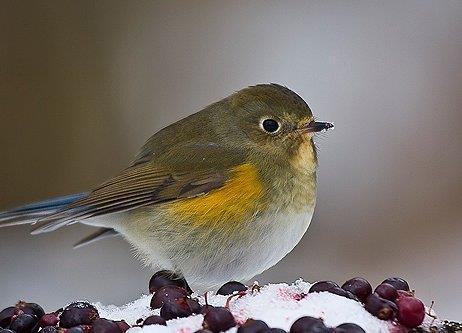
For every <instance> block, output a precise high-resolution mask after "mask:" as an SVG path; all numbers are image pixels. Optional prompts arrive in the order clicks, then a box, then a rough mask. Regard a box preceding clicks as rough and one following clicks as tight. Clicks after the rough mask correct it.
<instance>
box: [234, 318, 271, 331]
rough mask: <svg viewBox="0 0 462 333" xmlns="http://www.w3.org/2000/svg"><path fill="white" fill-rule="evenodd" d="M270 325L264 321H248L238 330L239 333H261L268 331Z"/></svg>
mask: <svg viewBox="0 0 462 333" xmlns="http://www.w3.org/2000/svg"><path fill="white" fill-rule="evenodd" d="M268 328H269V327H268V325H267V324H266V323H265V322H264V321H263V320H255V319H251V318H250V319H247V320H246V321H245V323H244V324H242V325H241V326H240V327H239V328H238V329H237V333H261V331H264V330H266V329H268Z"/></svg>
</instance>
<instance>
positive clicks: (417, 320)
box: [396, 296, 425, 328]
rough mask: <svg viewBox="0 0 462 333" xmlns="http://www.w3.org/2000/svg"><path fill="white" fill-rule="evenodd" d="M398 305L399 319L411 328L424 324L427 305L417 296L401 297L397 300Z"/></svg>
mask: <svg viewBox="0 0 462 333" xmlns="http://www.w3.org/2000/svg"><path fill="white" fill-rule="evenodd" d="M396 305H398V321H399V322H400V323H401V324H403V325H404V326H407V327H409V328H415V327H417V326H419V325H420V324H422V322H423V320H424V317H425V306H424V305H423V303H422V302H421V301H420V300H419V299H417V298H415V297H409V296H407V297H401V298H398V299H397V300H396Z"/></svg>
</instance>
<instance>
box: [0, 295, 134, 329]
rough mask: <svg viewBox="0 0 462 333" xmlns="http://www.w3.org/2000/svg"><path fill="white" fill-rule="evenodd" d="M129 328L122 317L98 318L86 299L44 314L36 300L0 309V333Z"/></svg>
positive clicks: (96, 312)
mask: <svg viewBox="0 0 462 333" xmlns="http://www.w3.org/2000/svg"><path fill="white" fill-rule="evenodd" d="M129 328H130V326H129V325H128V324H127V323H126V322H124V321H112V320H108V319H104V318H100V317H99V314H98V310H96V308H95V307H94V306H93V305H91V304H89V303H86V302H76V303H72V304H70V305H68V306H67V307H66V308H64V309H59V310H58V311H56V312H52V313H47V314H45V311H43V309H42V307H41V306H40V305H38V304H36V303H26V302H19V303H18V304H16V306H11V307H8V308H6V309H4V310H3V311H1V312H0V333H37V332H40V333H125V331H127V330H128V329H129Z"/></svg>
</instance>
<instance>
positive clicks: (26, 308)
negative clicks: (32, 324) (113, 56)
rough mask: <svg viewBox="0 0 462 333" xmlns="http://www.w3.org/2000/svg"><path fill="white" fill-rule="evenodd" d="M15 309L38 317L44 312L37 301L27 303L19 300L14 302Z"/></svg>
mask: <svg viewBox="0 0 462 333" xmlns="http://www.w3.org/2000/svg"><path fill="white" fill-rule="evenodd" d="M16 309H18V310H21V311H22V312H24V313H27V314H31V315H34V316H36V317H37V318H38V319H40V318H42V316H43V315H44V314H45V311H44V310H43V308H42V307H41V306H40V305H38V304H37V303H28V302H24V301H19V302H18V303H17V304H16Z"/></svg>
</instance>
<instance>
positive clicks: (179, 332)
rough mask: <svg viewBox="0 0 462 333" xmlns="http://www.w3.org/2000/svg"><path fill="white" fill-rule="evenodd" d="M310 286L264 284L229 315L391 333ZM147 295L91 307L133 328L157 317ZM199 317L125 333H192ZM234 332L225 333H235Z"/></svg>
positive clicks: (221, 300) (215, 301) (237, 301)
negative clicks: (320, 322)
mask: <svg viewBox="0 0 462 333" xmlns="http://www.w3.org/2000/svg"><path fill="white" fill-rule="evenodd" d="M310 286H311V284H310V283H308V282H305V281H303V280H301V279H300V280H297V281H295V282H294V283H292V284H290V285H289V284H286V283H278V284H268V285H265V286H263V287H261V288H260V290H259V291H257V290H255V291H253V292H251V291H249V292H248V293H247V294H246V295H244V296H242V297H238V296H234V297H232V298H231V300H230V301H229V308H230V311H231V312H232V313H233V315H234V317H235V318H236V321H237V322H238V323H243V322H244V321H245V320H246V319H247V318H253V319H260V320H263V321H265V322H266V323H267V324H268V325H269V326H270V327H277V328H282V329H284V330H286V331H289V329H290V326H291V325H292V323H293V322H294V321H295V320H297V319H298V318H300V317H302V316H312V317H320V318H322V319H323V320H324V322H325V324H326V325H327V326H330V327H335V326H337V325H340V324H343V323H355V324H357V325H359V326H361V327H362V328H363V329H364V330H365V331H366V332H368V333H388V332H395V331H396V327H395V326H394V325H393V324H392V323H391V322H387V321H383V320H380V319H378V318H376V317H374V316H372V315H371V314H370V313H369V312H367V311H366V310H365V309H364V307H363V306H362V305H361V304H360V303H359V302H356V301H354V300H351V299H347V298H345V297H341V296H337V295H334V294H331V293H328V292H320V293H310V294H308V290H309V288H310ZM151 297H152V296H151V295H143V296H142V297H141V298H139V299H138V300H136V301H134V302H131V303H129V304H126V305H124V306H120V307H117V306H114V305H109V306H105V305H102V304H101V303H97V304H94V305H95V306H96V308H97V309H98V311H99V314H100V317H101V318H107V319H112V320H122V319H123V320H125V321H126V322H127V323H128V324H130V325H135V324H136V321H137V320H138V319H139V318H143V319H144V318H146V317H148V316H150V315H153V314H157V315H158V314H159V312H160V310H159V309H157V310H152V309H150V307H149V303H150V300H151ZM193 297H197V299H198V301H199V302H200V303H201V304H205V303H206V302H205V298H204V296H203V295H202V296H199V295H193ZM228 298H229V296H221V295H215V293H213V292H208V293H207V302H208V304H211V305H214V306H225V304H226V301H227V300H228ZM202 321H203V315H193V316H190V317H188V318H180V319H173V320H169V321H167V326H161V325H146V326H144V327H133V328H130V329H129V330H128V331H127V333H194V332H195V331H197V330H198V329H201V328H202ZM235 331H236V328H232V329H230V330H229V331H228V332H227V333H235Z"/></svg>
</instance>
